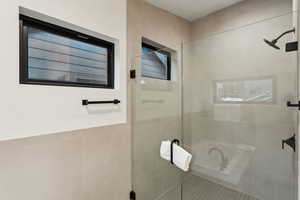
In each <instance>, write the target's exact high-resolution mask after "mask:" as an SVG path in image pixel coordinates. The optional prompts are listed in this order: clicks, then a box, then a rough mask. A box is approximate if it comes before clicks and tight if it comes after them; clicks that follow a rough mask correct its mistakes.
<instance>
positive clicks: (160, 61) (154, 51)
mask: <svg viewBox="0 0 300 200" xmlns="http://www.w3.org/2000/svg"><path fill="white" fill-rule="evenodd" d="M142 54H143V56H142V76H143V77H148V78H156V79H162V80H171V53H170V52H168V51H163V50H159V49H158V48H157V47H154V46H152V45H149V44H147V43H144V42H143V43H142Z"/></svg>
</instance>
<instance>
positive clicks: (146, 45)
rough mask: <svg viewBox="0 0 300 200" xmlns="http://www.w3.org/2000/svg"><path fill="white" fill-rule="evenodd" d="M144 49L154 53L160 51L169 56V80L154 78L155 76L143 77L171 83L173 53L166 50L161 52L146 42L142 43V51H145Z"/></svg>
mask: <svg viewBox="0 0 300 200" xmlns="http://www.w3.org/2000/svg"><path fill="white" fill-rule="evenodd" d="M143 47H145V48H148V49H151V50H153V51H158V52H159V53H161V54H164V55H166V56H167V79H162V78H157V77H153V76H144V75H142V76H143V77H146V78H153V79H158V80H165V81H171V68H172V59H171V56H172V55H171V53H170V52H169V51H166V50H161V49H160V48H158V47H155V46H153V45H150V44H148V43H146V42H142V49H143Z"/></svg>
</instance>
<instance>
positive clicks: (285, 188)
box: [132, 12, 299, 200]
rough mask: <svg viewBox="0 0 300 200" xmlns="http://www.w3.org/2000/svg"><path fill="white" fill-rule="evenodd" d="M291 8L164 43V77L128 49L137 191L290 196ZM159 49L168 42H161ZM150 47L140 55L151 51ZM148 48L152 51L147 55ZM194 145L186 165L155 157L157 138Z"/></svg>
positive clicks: (159, 195)
mask: <svg viewBox="0 0 300 200" xmlns="http://www.w3.org/2000/svg"><path fill="white" fill-rule="evenodd" d="M295 16H297V13H296V12H289V13H276V15H274V16H272V17H268V18H261V19H260V20H258V21H255V22H251V23H247V24H239V25H238V26H235V27H231V28H230V29H227V30H226V29H225V30H223V31H219V32H214V33H211V32H205V31H203V32H201V34H200V36H199V38H198V39H197V40H195V41H192V42H188V43H184V44H181V45H175V46H173V47H170V49H167V50H168V51H170V52H171V54H172V56H171V57H172V61H171V63H172V71H171V72H172V73H171V80H160V79H154V78H147V77H144V76H143V75H142V74H143V73H142V70H143V69H142V66H143V64H145V63H144V62H145V59H147V58H145V56H146V55H145V54H143V55H141V56H138V57H136V58H134V61H133V69H135V70H136V76H135V79H133V80H132V87H133V95H134V97H133V140H132V146H133V149H132V155H133V156H132V167H133V169H132V181H133V186H132V187H133V190H134V191H135V193H136V199H138V200H161V199H162V200H217V199H222V200H239V199H243V200H244V199H250V200H252V199H253V200H256V199H257V200H296V199H297V176H298V166H297V160H298V158H297V152H298V150H297V145H296V148H295V150H294V149H293V148H292V146H293V145H292V144H293V142H294V140H293V136H294V135H295V137H296V138H297V136H298V109H297V107H288V106H287V102H291V104H295V103H298V100H299V97H298V79H299V77H298V61H297V60H298V59H297V58H298V52H297V51H291V52H286V50H285V45H286V43H289V42H292V41H296V40H297V36H296V35H297V32H296V34H294V33H291V34H287V35H285V36H284V37H282V38H281V39H280V40H278V41H277V43H276V45H277V46H278V47H280V49H275V48H273V47H271V46H270V45H268V44H266V43H265V42H264V38H266V39H268V40H272V38H276V37H277V36H278V35H280V34H281V33H284V32H285V31H287V30H292V29H293V28H295V27H296V23H295ZM164 50H166V49H164ZM157 52H159V51H156V52H150V53H147V54H153V55H157ZM148 57H149V56H148ZM173 139H179V140H180V142H181V146H182V147H184V148H185V149H186V150H188V151H189V152H191V153H192V155H193V158H192V163H191V165H190V170H189V172H182V171H180V170H179V169H177V168H176V167H175V166H173V165H172V164H171V163H170V162H168V161H166V160H163V159H161V158H160V154H159V149H160V143H161V141H163V140H173Z"/></svg>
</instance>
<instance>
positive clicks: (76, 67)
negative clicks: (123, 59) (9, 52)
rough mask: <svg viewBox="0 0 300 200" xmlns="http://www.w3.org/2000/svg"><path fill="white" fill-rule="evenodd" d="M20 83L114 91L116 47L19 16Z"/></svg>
mask: <svg viewBox="0 0 300 200" xmlns="http://www.w3.org/2000/svg"><path fill="white" fill-rule="evenodd" d="M20 83H21V84H39V85H57V86H74V87H92V88H111V89H113V88H114V44H113V43H112V42H109V41H104V40H101V39H98V38H95V37H93V36H89V35H86V34H83V33H79V32H76V31H74V30H70V29H67V28H64V27H61V26H57V25H54V24H50V23H46V22H43V21H40V20H37V19H33V18H30V17H27V16H24V15H20Z"/></svg>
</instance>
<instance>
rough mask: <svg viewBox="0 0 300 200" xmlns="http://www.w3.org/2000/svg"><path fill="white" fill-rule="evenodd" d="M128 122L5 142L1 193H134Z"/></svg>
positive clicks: (13, 199)
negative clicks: (132, 189) (131, 183)
mask: <svg viewBox="0 0 300 200" xmlns="http://www.w3.org/2000/svg"><path fill="white" fill-rule="evenodd" d="M129 130H130V129H129V126H128V125H116V126H111V127H110V126H108V127H101V128H93V129H86V130H81V131H74V132H68V133H59V134H53V135H47V136H37V137H32V138H26V139H19V140H11V141H5V142H1V143H0V163H1V165H0V198H1V199H6V200H19V199H24V200H39V199H44V200H53V199H55V200H83V199H84V200H99V199H115V200H120V199H124V200H125V199H128V192H129V191H130V188H131V185H130V166H131V161H130V131H129Z"/></svg>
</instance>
